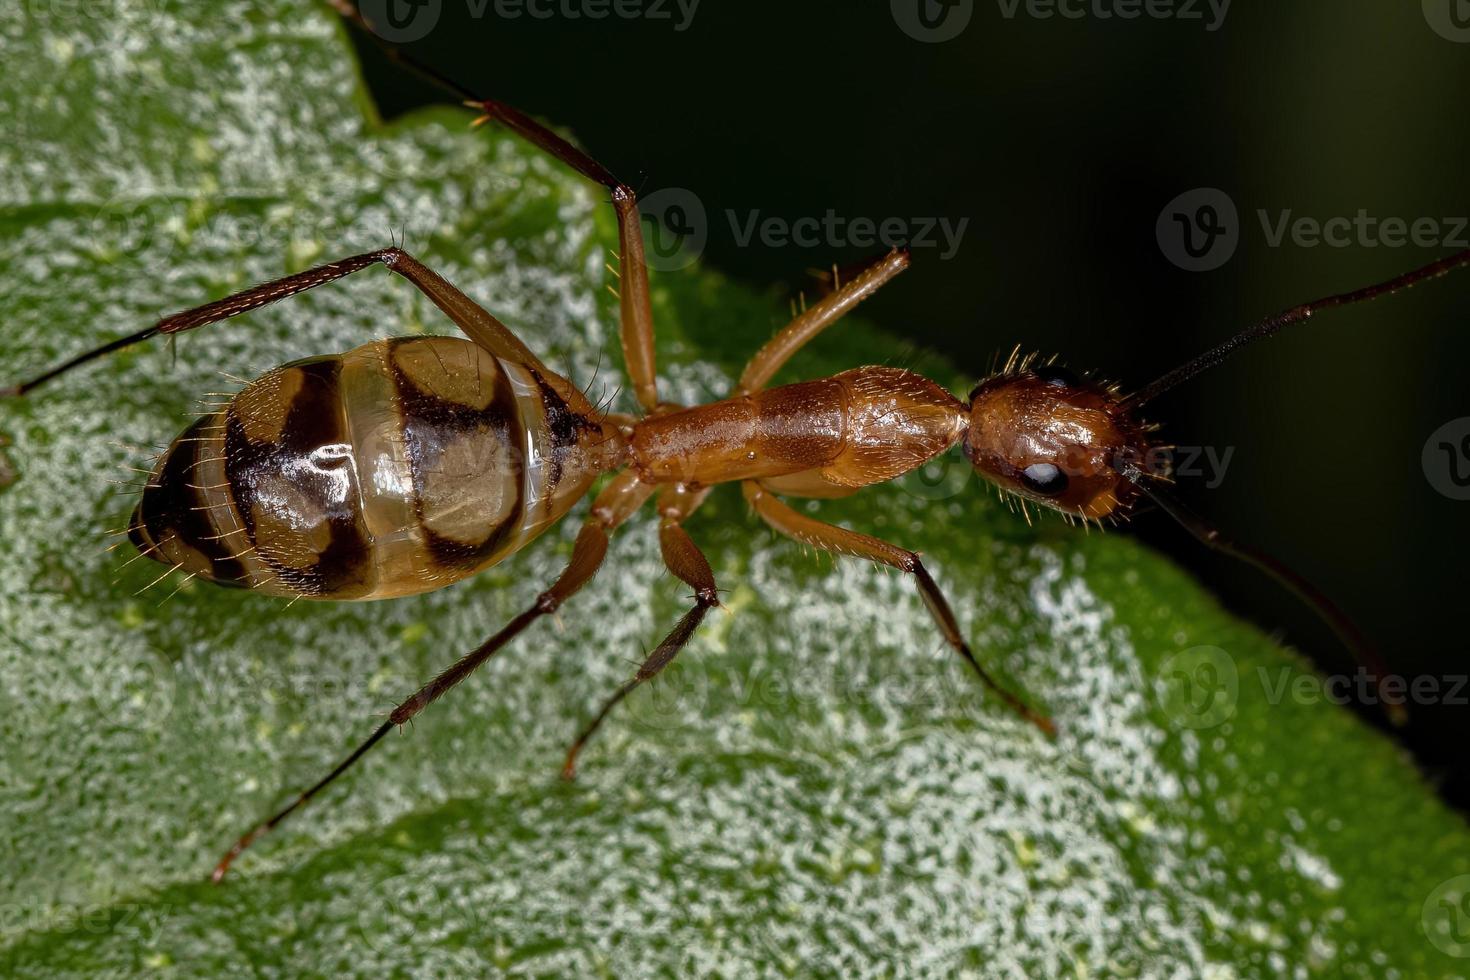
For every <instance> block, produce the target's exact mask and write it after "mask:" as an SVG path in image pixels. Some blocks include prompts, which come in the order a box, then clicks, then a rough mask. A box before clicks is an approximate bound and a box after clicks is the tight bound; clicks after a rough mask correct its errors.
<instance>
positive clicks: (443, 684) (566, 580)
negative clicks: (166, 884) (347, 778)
mask: <svg viewBox="0 0 1470 980" xmlns="http://www.w3.org/2000/svg"><path fill="white" fill-rule="evenodd" d="M652 493H653V487H652V486H650V485H648V484H645V483H641V482H639V480H638V478H637V476H636V474H633V473H625V474H623V475H622V476H620V477H618V478H617V479H616V480H614V481H613V482H612V483H610V484H608V486H607V488H606V489H604V490H603V491H602V493H600V494H598V496H597V500H596V501H595V502H594V503H593V505H592V516H590V517H589V518H588V519H587V522H586V523H585V524H583V525H582V530H581V532H580V533H578V535H577V541H576V544H574V545H573V546H572V557H571V560H570V561H569V562H567V567H566V569H565V570H563V571H562V573H561V576H560V577H559V578H557V580H556V582H555V583H554V584H553V585H552V586H551V588H549V589H547V590H546V591H545V592H543V593H541V594H540V595H539V596H537V597H536V602H535V603H534V604H533V605H532V606H531V607H530V608H529V609H526V610H525V611H523V612H522V613H520V615H518V616H516V617H515V618H514V619H512V620H511V621H510V622H509V623H507V624H506V625H505V627H504V628H503V629H501V630H500V632H498V633H496V634H495V635H494V636H492V637H491V638H490V639H488V640H486V641H485V642H484V643H483V644H482V645H481V646H479V647H478V648H476V649H475V650H472V651H471V652H470V653H468V654H466V655H465V656H463V657H461V658H460V659H459V660H457V661H455V663H454V664H452V665H451V666H450V667H448V668H447V669H445V670H444V671H443V672H441V673H440V674H439V675H438V676H436V677H435V678H434V679H433V680H431V681H429V683H427V684H425V685H424V686H423V687H421V688H419V689H418V690H417V691H415V692H414V693H413V695H412V696H411V697H409V698H408V699H407V700H405V701H404V702H403V703H401V704H399V705H398V707H396V708H394V709H393V713H392V714H391V715H389V716H388V720H387V721H385V722H383V723H382V724H381V725H379V726H378V727H377V729H376V730H375V731H374V732H373V733H372V734H371V735H369V736H368V737H367V739H366V740H365V741H364V742H363V743H362V744H361V745H359V746H358V747H357V748H356V749H354V750H353V751H352V753H351V754H350V755H348V756H347V758H345V759H343V760H342V761H341V762H340V763H338V765H337V767H336V768H335V769H333V770H332V771H331V772H329V773H328V774H327V775H326V776H325V777H323V778H322V779H320V780H318V781H317V782H316V783H315V784H313V785H312V786H311V788H309V789H307V790H305V791H304V792H302V793H300V794H299V795H298V796H297V797H296V799H294V800H292V801H291V803H290V805H289V806H287V807H285V808H284V809H282V810H281V811H280V812H278V813H276V814H275V815H274V816H272V817H271V818H270V819H268V820H266V821H264V822H262V823H260V824H257V825H256V826H255V827H252V828H251V829H250V830H249V831H247V832H246V833H245V834H244V835H243V836H242V837H241V838H240V839H239V840H238V841H236V842H235V845H234V846H233V847H231V848H230V849H229V851H227V852H226V853H225V856H224V857H222V858H221V859H220V861H219V864H217V865H216V866H215V869H214V873H213V875H212V876H211V877H212V879H213V880H214V881H215V882H216V883H218V882H220V881H222V880H224V877H225V875H226V874H228V873H229V870H230V865H231V864H232V863H234V861H235V859H236V858H237V857H239V856H240V855H241V854H242V853H243V852H244V851H245V849H246V848H248V847H249V846H250V845H251V844H253V843H255V841H256V840H258V839H259V838H260V837H261V836H262V835H263V834H265V833H266V832H268V831H270V830H273V829H275V827H276V826H277V825H279V824H280V823H281V822H282V821H283V820H285V819H286V818H287V817H289V816H290V815H291V814H293V813H295V812H296V811H297V810H299V809H301V808H302V807H303V806H305V805H306V804H307V803H309V802H311V799H312V798H313V797H315V796H316V795H317V794H318V793H320V792H321V791H322V790H324V789H326V788H327V787H328V786H329V785H331V784H332V783H333V782H334V781H336V779H337V777H339V776H341V775H342V774H343V773H345V772H346V771H347V770H348V769H350V768H351V767H352V766H353V764H354V763H356V762H357V760H358V759H361V758H362V757H363V756H364V755H366V754H367V752H368V750H369V749H371V748H372V747H373V746H374V745H376V744H378V742H379V741H380V740H381V739H382V738H383V736H384V735H386V734H388V731H389V729H391V728H393V727H395V726H402V725H405V724H407V723H408V721H409V720H410V719H411V718H413V717H414V716H415V715H417V714H418V713H419V712H420V711H423V710H424V709H425V708H427V707H428V706H429V705H431V704H433V703H434V702H435V701H437V700H438V699H439V698H440V697H442V696H443V695H444V694H445V693H446V692H447V691H448V690H449V689H450V688H452V687H454V686H455V685H456V684H458V683H459V682H460V681H462V680H464V679H465V678H467V677H469V676H470V675H471V674H473V673H474V672H475V671H476V670H477V669H478V668H479V667H480V666H481V665H483V664H484V663H485V661H487V660H489V659H490V658H491V657H493V656H494V655H495V654H496V653H498V652H499V651H500V649H501V648H502V647H504V646H505V645H506V644H507V643H509V642H510V641H511V640H512V639H514V638H515V637H516V636H517V635H519V634H520V633H521V632H522V631H523V630H525V628H526V627H527V626H530V625H531V624H532V623H534V622H535V621H536V620H538V619H540V618H541V617H542V616H545V615H548V614H550V613H554V612H556V610H557V609H558V608H560V606H561V604H562V603H563V602H565V601H566V600H567V599H569V598H571V597H572V596H573V595H575V594H576V593H577V592H578V591H579V590H580V589H581V588H582V586H584V585H586V584H587V582H588V581H590V580H591V578H592V576H593V575H595V574H596V573H597V570H598V569H599V568H600V567H601V566H602V560H603V558H605V557H606V556H607V545H608V534H609V533H610V532H611V531H612V530H613V529H614V528H616V527H617V526H618V525H619V524H621V523H623V522H624V521H625V520H627V519H628V517H629V516H631V515H632V514H633V512H634V511H636V510H637V509H638V508H639V507H640V506H642V504H643V502H644V501H646V500H647V499H648V498H649V496H650V495H651V494H652Z"/></svg>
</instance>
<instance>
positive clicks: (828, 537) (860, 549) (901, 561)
mask: <svg viewBox="0 0 1470 980" xmlns="http://www.w3.org/2000/svg"><path fill="white" fill-rule="evenodd" d="M741 488H742V489H743V490H744V492H745V499H746V500H748V501H749V502H750V505H751V506H752V507H754V508H755V511H756V513H757V514H759V515H760V517H761V519H762V520H764V521H765V522H766V523H767V524H769V525H770V526H771V527H772V528H774V529H775V530H776V531H778V532H779V533H781V534H784V535H786V536H787V537H788V538H792V539H793V540H796V541H800V542H801V543H802V544H809V545H811V546H812V547H814V548H820V549H821V550H823V551H830V552H832V553H834V554H839V555H850V556H852V557H854V558H866V559H868V560H869V561H873V562H877V563H879V564H881V565H888V566H890V567H892V568H897V569H899V570H900V571H904V572H908V573H909V574H910V575H912V576H913V577H914V581H915V583H916V584H917V585H918V587H919V595H920V597H921V598H923V600H924V605H925V606H926V607H927V608H928V610H929V614H930V615H931V616H933V617H934V622H935V623H936V624H938V626H939V631H940V632H941V633H943V634H944V639H945V642H947V643H948V644H949V645H950V646H951V647H953V648H954V650H955V652H956V653H958V654H959V655H960V656H961V657H963V658H964V659H965V662H966V663H968V664H969V665H970V667H971V668H973V669H974V671H975V673H976V674H977V675H978V676H979V677H980V680H981V681H983V682H984V683H985V685H986V686H987V687H989V688H990V690H991V691H993V692H994V693H995V694H996V695H997V696H998V697H999V698H1000V699H1001V700H1002V701H1004V702H1005V703H1006V704H1007V705H1008V706H1009V707H1010V708H1011V709H1012V710H1013V711H1015V712H1016V713H1017V714H1019V715H1020V716H1021V717H1022V718H1025V719H1026V720H1027V721H1029V722H1031V724H1033V725H1035V726H1036V727H1037V728H1039V729H1041V730H1042V731H1043V732H1045V733H1046V734H1048V735H1055V734H1056V726H1055V725H1053V724H1052V721H1051V719H1050V718H1048V717H1046V716H1045V715H1043V714H1039V713H1038V712H1036V711H1034V710H1032V708H1031V707H1029V706H1028V705H1027V704H1026V703H1025V702H1024V701H1022V700H1021V699H1020V698H1018V697H1016V695H1014V694H1012V693H1011V692H1010V691H1007V690H1006V689H1005V688H1004V687H1002V686H1001V685H1000V684H999V682H997V681H996V680H995V679H994V678H993V677H991V676H990V674H989V673H988V672H987V671H986V670H985V668H984V667H982V666H980V661H979V660H977V659H975V653H974V651H972V650H971V649H970V645H969V644H968V643H967V642H965V638H964V634H962V633H961V632H960V627H959V622H958V621H957V620H956V619H955V616H954V612H953V611H952V610H951V609H950V608H949V602H948V601H947V600H946V599H945V598H944V593H943V592H941V591H940V590H939V586H938V585H937V584H936V583H935V581H934V579H933V578H931V577H930V575H929V572H928V570H927V569H925V568H924V565H923V563H922V562H920V561H919V556H918V555H917V554H915V553H914V552H912V551H909V550H908V549H906V548H900V547H898V546H897V545H892V544H889V543H888V542H886V541H882V540H879V539H878V538H875V537H871V536H869V535H866V534H860V533H858V532H857V531H849V530H847V529H846V528H841V527H837V526H835V525H832V524H825V523H823V522H821V521H819V520H816V519H815V518H811V517H807V516H806V515H804V514H800V513H797V512H796V511H795V510H792V509H791V508H790V507H788V506H787V505H786V504H784V503H782V502H781V501H780V500H778V499H777V498H776V497H774V496H772V495H771V494H770V493H769V492H767V491H766V489H765V488H764V487H762V486H761V485H760V483H758V482H757V481H755V480H746V481H744V482H743V483H742V484H741Z"/></svg>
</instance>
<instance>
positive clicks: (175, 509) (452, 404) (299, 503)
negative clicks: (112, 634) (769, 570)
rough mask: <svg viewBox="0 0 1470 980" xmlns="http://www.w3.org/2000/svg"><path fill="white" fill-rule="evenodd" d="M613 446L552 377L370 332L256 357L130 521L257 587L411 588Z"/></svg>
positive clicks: (573, 480)
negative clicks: (328, 348) (287, 358)
mask: <svg viewBox="0 0 1470 980" xmlns="http://www.w3.org/2000/svg"><path fill="white" fill-rule="evenodd" d="M569 399H570V401H569ZM621 451H622V450H621V442H620V440H619V438H618V436H617V435H616V433H615V432H614V431H613V430H611V428H609V429H608V430H606V431H605V430H604V427H603V426H602V425H601V424H600V423H599V422H597V421H596V420H595V419H593V418H592V417H591V411H590V409H589V407H588V406H587V404H586V401H585V400H584V399H582V398H581V396H580V394H578V393H576V392H575V391H574V390H573V389H572V388H571V386H570V385H568V384H567V383H566V382H565V381H564V380H562V379H560V378H555V377H553V378H546V377H543V376H542V375H540V374H539V373H537V372H536V371H534V370H532V369H530V368H528V367H526V366H524V365H521V364H514V363H508V362H505V361H502V360H500V359H498V358H496V357H494V356H492V355H491V354H489V353H487V352H486V351H484V350H482V349H481V348H480V347H478V346H477V345H475V344H473V343H471V342H469V341H466V340H459V339H455V338H449V337H425V338H420V339H411V340H384V341H377V342H375V343H371V344H366V345H364V346H362V347H359V348H357V349H355V350H352V351H349V352H348V353H346V354H342V355H340V356H336V357H317V358H310V359H307V360H303V361H296V362H294V363H292V364H288V365H286V366H285V367H282V368H278V369H276V370H274V371H271V372H270V373H268V374H266V375H264V376H263V377H261V378H259V379H258V380H256V381H253V382H251V383H250V384H249V385H247V386H246V387H245V388H244V389H243V390H241V391H240V392H239V393H238V394H236V395H235V397H234V398H233V399H232V400H231V401H230V402H229V404H228V405H226V406H225V407H224V408H222V409H221V410H220V411H218V412H216V413H214V414H212V415H208V416H205V417H204V418H202V419H200V420H199V421H198V422H196V423H195V424H194V425H193V426H192V427H191V428H190V429H189V430H188V431H187V432H185V433H184V434H183V435H182V436H180V437H179V438H178V439H177V440H176V441H175V442H174V444H173V445H172V446H170V447H169V449H168V451H167V452H166V453H164V455H163V456H162V457H161V458H160V459H159V461H158V465H157V467H156V469H155V470H154V472H153V474H152V477H151V479H150V480H149V484H150V486H149V488H148V489H146V490H145V491H144V494H143V499H142V501H141V502H140V503H139V505H138V509H137V511H136V512H135V513H134V515H133V520H132V521H131V525H132V528H133V531H132V538H133V541H134V543H135V544H137V545H138V547H139V548H140V549H141V550H143V551H144V552H145V553H146V554H148V555H149V556H150V557H152V558H155V559H157V560H158V561H161V562H164V563H165V564H169V565H176V566H178V567H179V568H180V569H181V570H182V571H184V572H187V573H193V574H196V575H198V576H200V577H201V578H205V579H209V580H212V581H216V582H220V583H223V584H227V585H240V586H246V587H250V588H255V589H259V590H260V591H262V592H266V593H270V594H272V595H280V596H292V597H294V596H304V597H307V598H319V599H380V598H386V597H389V596H402V595H412V594H415V593H419V592H427V591H430V590H432V589H437V588H441V587H443V586H445V585H448V584H449V583H451V582H454V581H457V580H459V579H461V578H464V577H466V576H468V575H472V574H474V573H475V572H478V571H480V570H481V569H483V568H486V567H487V566H489V565H491V564H494V563H495V562H497V561H499V560H500V559H502V558H504V557H506V556H507V555H509V554H511V553H512V552H514V551H516V550H517V549H519V548H520V547H522V546H523V545H525V544H526V543H527V542H529V541H530V540H531V539H532V538H534V537H536V535H537V534H539V533H540V532H541V531H542V530H544V529H545V528H546V527H547V526H548V525H550V524H551V523H553V522H554V521H556V520H557V519H558V518H560V517H561V516H562V515H563V514H564V513H566V511H567V510H568V509H569V508H570V507H571V506H572V504H574V503H575V502H576V501H577V500H578V499H579V498H581V497H582V495H583V494H585V493H586V491H587V489H588V487H589V486H590V484H591V483H592V481H593V480H594V479H595V478H596V476H597V475H598V474H599V473H601V472H602V471H603V470H604V469H606V468H607V467H608V466H609V465H610V464H611V463H613V462H616V460H617V458H618V455H619V453H620V452H621Z"/></svg>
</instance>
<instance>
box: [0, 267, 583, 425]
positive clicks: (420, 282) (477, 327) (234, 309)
mask: <svg viewBox="0 0 1470 980" xmlns="http://www.w3.org/2000/svg"><path fill="white" fill-rule="evenodd" d="M377 264H382V265H383V266H385V267H386V268H388V269H389V270H390V271H392V272H396V273H398V274H399V275H400V276H402V277H403V278H405V279H407V280H408V281H409V282H411V283H413V284H414V286H416V287H418V289H419V291H420V292H422V293H423V294H424V295H425V296H427V297H429V299H430V300H432V301H433V302H434V305H435V306H437V307H439V309H441V310H443V311H444V312H445V313H446V314H448V316H449V319H451V320H453V321H454V323H455V325H456V326H458V327H459V328H460V329H461V330H463V331H464V332H465V334H466V335H467V336H468V337H469V338H470V339H471V340H473V341H474V342H475V343H477V344H479V345H480V346H481V347H483V348H484V349H485V350H487V351H489V352H490V353H491V354H494V355H495V356H497V357H503V358H505V359H506V360H509V361H515V362H517V363H520V364H525V365H527V366H529V367H532V368H535V369H536V370H538V371H540V372H541V373H542V374H543V375H545V376H546V377H548V378H549V377H554V376H555V375H553V374H552V373H551V372H550V371H548V370H547V368H546V366H545V365H544V364H542V363H541V360H540V358H538V357H537V356H536V355H535V354H533V353H532V352H531V349H530V348H529V347H527V346H526V345H525V344H524V343H522V342H521V340H520V338H519V337H517V336H516V335H515V334H513V333H511V331H510V328H509V327H507V326H506V325H505V324H503V323H501V322H500V321H499V320H497V319H496V318H495V317H494V316H493V315H491V313H490V312H489V311H487V310H485V309H484V308H483V307H481V306H480V305H479V304H477V303H476V302H475V301H474V300H472V299H470V298H469V297H468V296H466V295H465V294H464V293H462V292H460V291H459V290H458V289H456V288H455V287H454V286H453V285H452V284H451V283H450V282H449V281H448V280H447V279H445V278H444V277H443V276H441V275H439V274H438V273H437V272H435V271H434V270H433V269H430V268H429V267H428V266H426V265H424V264H423V263H422V262H420V261H419V260H418V259H416V258H414V257H413V256H412V255H409V254H408V253H407V252H405V251H404V250H403V249H401V248H398V247H396V246H395V247H393V248H383V249H378V250H377V251H375V252H364V253H362V254H361V255H352V256H349V257H347V258H345V259H341V260H339V261H336V262H328V263H326V264H325V265H319V266H317V267H315V268H313V269H307V270H306V271H304V272H297V273H295V274H293V275H289V276H283V277H281V278H280V279H272V280H271V281H269V282H264V283H261V284H260V285H257V286H252V287H250V288H249V289H245V290H242V291H240V292H238V293H233V294H231V295H229V296H226V297H225V298H224V299H217V300H215V301H214V302H212V303H205V304H204V305H203V306H196V307H193V308H192V309H188V310H184V311H182V312H180V313H174V314H172V315H170V316H166V317H164V318H163V319H161V320H159V321H158V322H156V323H154V324H153V325H152V326H151V327H148V328H147V329H145V330H140V331H138V332H137V333H134V334H129V335H127V336H126V337H119V338H118V339H116V340H112V341H109V342H107V343H106V344H103V345H102V346H101V347H97V348H95V349H93V350H90V351H86V352H84V353H82V354H78V355H77V356H76V357H73V358H72V359H71V360H69V361H66V362H64V363H62V364H59V365H57V366H56V367H54V368H51V369H50V370H48V371H45V372H43V373H42V374H39V375H37V376H36V377H34V378H31V379H30V380H29V381H24V382H22V383H20V384H17V385H11V386H10V387H8V388H0V398H3V397H5V396H11V397H18V396H20V395H24V394H26V393H28V392H30V391H32V390H33V389H35V388H37V387H39V386H40V385H42V384H45V383H46V382H48V381H50V380H52V379H53V378H56V377H58V376H60V375H62V374H65V373H66V372H68V371H70V370H72V369H73V368H76V367H80V366H81V365H83V364H86V363H87V362H89V361H92V360H95V359H97V358H99V357H102V356H103V355H104V354H110V353H112V352H113V351H116V350H121V349H122V348H124V347H130V346H132V345H133V344H136V343H139V342H141V341H144V340H148V339H149V338H151V337H156V336H161V335H171V334H177V333H183V332H184V331H186V330H193V329H195V328H196V327H203V326H207V325H209V324H211V323H218V322H219V321H221V320H228V319H229V318H231V317H236V316H239V315H240V314H242V313H249V312H250V311H251V310H258V309H260V308H261V307H262V306H267V305H269V304H271V303H274V302H276V301H277V300H281V299H285V298H286V297H288V296H294V295H296V294H297V293H302V292H305V291H306V290H308V289H314V288H315V287H317V286H321V285H323V284H325V283H329V282H334V281H336V280H338V279H341V278H342V277H344V276H349V275H351V274H352V273H354V272H360V271H362V270H363V269H366V268H368V267H369V266H372V265H377Z"/></svg>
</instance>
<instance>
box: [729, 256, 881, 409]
mask: <svg viewBox="0 0 1470 980" xmlns="http://www.w3.org/2000/svg"><path fill="white" fill-rule="evenodd" d="M908 267H909V250H908V249H906V248H895V249H894V250H893V251H891V252H889V253H888V254H887V255H884V256H883V257H882V258H879V259H877V260H875V261H874V262H873V263H872V264H870V265H869V266H868V267H867V268H865V269H863V270H862V271H861V272H859V273H858V274H857V275H856V276H855V277H853V278H852V279H849V280H848V281H847V282H845V283H842V284H841V286H840V287H838V288H837V289H836V290H835V291H833V292H831V293H829V294H828V295H826V296H824V297H822V299H821V301H820V302H818V303H816V304H814V305H812V306H811V307H810V308H808V309H806V310H803V311H802V312H801V314H800V315H799V316H797V318H796V319H794V320H792V321H791V322H790V323H789V324H787V325H786V326H785V327H784V328H783V329H782V330H781V332H780V333H778V334H776V336H774V337H772V338H771V339H770V340H768V341H766V342H765V344H763V345H762V346H761V349H760V350H758V351H756V352H755V356H754V357H752V358H751V359H750V363H749V364H747V365H745V370H744V371H742V372H741V374H740V382H739V384H737V385H736V386H735V394H737V395H748V394H750V393H751V392H753V391H759V390H760V389H762V388H764V387H765V386H766V384H767V383H768V382H769V381H770V380H771V378H772V377H774V376H775V374H776V372H777V371H779V370H781V368H782V366H784V365H785V364H786V362H787V361H789V360H791V357H792V355H793V354H795V353H796V352H797V351H799V350H801V349H802V348H803V347H805V346H806V345H807V344H808V343H810V342H811V341H812V340H813V339H814V338H815V337H816V336H817V335H818V334H819V333H821V332H822V331H823V330H826V329H827V328H828V327H830V326H831V325H832V324H834V323H836V322H837V321H838V320H840V319H842V317H843V316H844V315H845V314H846V313H847V312H848V311H849V310H851V309H852V308H853V307H854V306H857V305H858V304H859V303H861V302H862V301H863V300H865V299H867V298H868V297H869V296H871V295H873V294H874V293H876V292H877V291H878V290H879V288H881V287H882V286H883V285H884V284H885V283H887V282H888V280H890V279H892V278H893V277H894V276H896V275H898V274H899V273H900V272H902V271H903V270H905V269H907V268H908Z"/></svg>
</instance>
